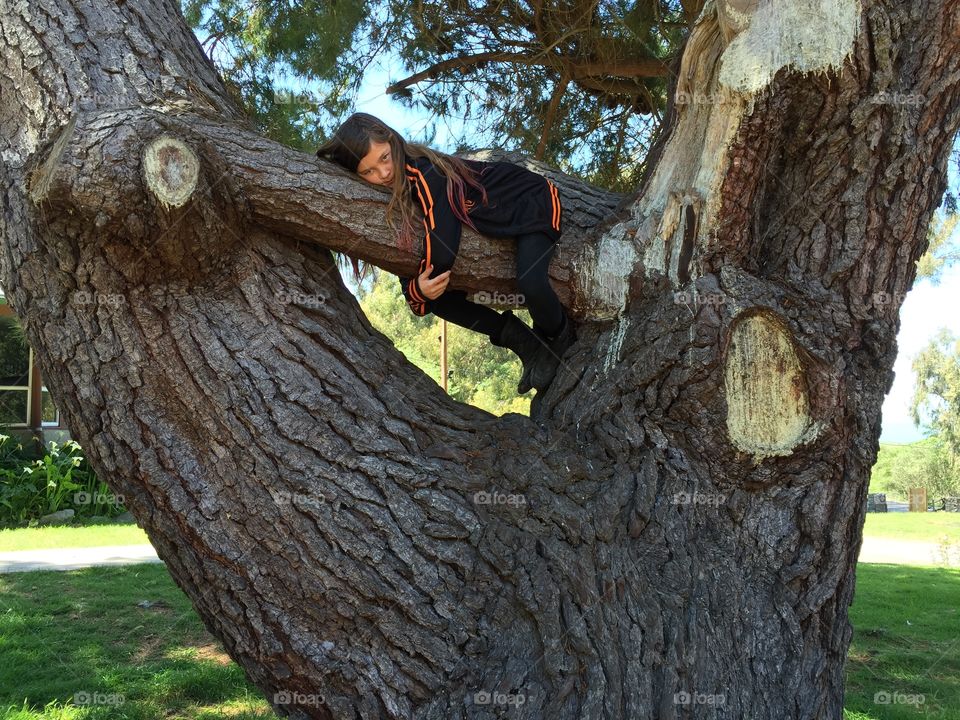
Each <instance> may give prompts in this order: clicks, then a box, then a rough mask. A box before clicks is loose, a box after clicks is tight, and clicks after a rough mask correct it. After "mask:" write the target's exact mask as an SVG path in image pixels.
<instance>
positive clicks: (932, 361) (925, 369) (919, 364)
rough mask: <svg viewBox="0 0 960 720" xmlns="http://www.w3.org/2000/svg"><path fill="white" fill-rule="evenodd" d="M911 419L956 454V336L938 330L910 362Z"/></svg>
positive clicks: (959, 422) (959, 390) (959, 363)
mask: <svg viewBox="0 0 960 720" xmlns="http://www.w3.org/2000/svg"><path fill="white" fill-rule="evenodd" d="M913 372H914V374H915V376H916V386H915V388H914V393H913V401H912V403H911V408H910V413H911V416H912V418H913V422H914V423H915V424H916V425H918V426H920V425H922V426H924V427H925V428H926V429H927V430H928V431H929V432H930V433H931V434H934V435H936V436H938V437H939V438H940V439H941V440H942V442H943V443H944V445H945V449H946V450H947V451H948V452H949V453H950V454H951V456H952V457H953V458H958V457H960V339H958V338H957V337H955V336H954V335H953V333H951V332H950V331H949V330H947V329H946V328H943V329H941V330H940V331H939V332H938V333H937V334H936V336H934V338H933V339H931V340H930V342H929V343H928V345H927V346H926V347H925V348H924V349H923V350H921V351H920V353H919V354H918V355H917V357H916V358H915V359H914V361H913Z"/></svg>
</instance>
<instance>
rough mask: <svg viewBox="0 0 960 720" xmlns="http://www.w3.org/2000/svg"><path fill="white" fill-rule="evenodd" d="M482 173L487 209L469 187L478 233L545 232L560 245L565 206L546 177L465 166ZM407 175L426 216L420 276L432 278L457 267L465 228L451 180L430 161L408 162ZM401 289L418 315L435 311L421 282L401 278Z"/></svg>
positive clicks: (512, 168) (495, 166) (501, 165)
mask: <svg viewBox="0 0 960 720" xmlns="http://www.w3.org/2000/svg"><path fill="white" fill-rule="evenodd" d="M464 162H466V163H467V165H469V166H470V167H471V168H474V169H476V170H477V171H478V172H480V173H481V174H480V176H479V178H478V179H479V181H480V183H481V184H482V185H483V187H484V189H485V190H486V191H487V205H483V203H482V195H481V194H480V192H479V191H478V190H476V189H475V188H473V187H471V186H470V185H468V184H466V183H464V200H465V202H466V206H467V214H468V215H469V216H470V219H471V220H472V221H473V224H474V225H476V226H477V230H479V231H480V233H482V234H483V235H488V236H490V237H514V236H516V235H523V234H526V233H532V232H542V233H545V234H547V235H548V236H549V237H551V238H553V240H554V242H556V241H557V240H559V239H560V235H561V234H562V233H563V206H562V205H561V204H560V193H559V192H558V191H557V188H556V186H555V185H554V184H553V183H552V182H550V181H549V180H547V179H546V178H545V177H543V176H542V175H538V174H537V173H535V172H532V171H530V170H527V169H526V168H523V167H520V166H519V165H513V164H511V163H506V162H481V161H479V160H464ZM404 169H405V171H406V173H407V182H409V183H410V194H411V196H412V197H413V198H414V202H416V203H419V206H420V208H421V209H422V210H423V224H424V236H425V237H424V250H423V257H422V259H421V260H420V265H419V268H418V270H417V274H418V275H419V274H420V273H422V272H423V271H424V268H426V267H427V265H430V264H432V265H433V272H432V273H431V274H430V277H431V278H434V277H436V276H437V275H439V274H441V273H444V272H446V271H447V270H449V269H450V268H451V267H452V266H453V261H454V260H456V257H457V251H458V250H459V249H460V235H461V232H462V224H461V222H460V220H459V218H457V216H456V215H454V214H453V209H452V208H451V205H450V199H449V198H448V196H447V178H446V176H444V175H442V174H441V173H440V171H439V170H438V169H437V168H435V167H434V166H433V163H431V162H430V160H429V159H428V158H425V157H418V158H407V162H406V166H405V168H404ZM400 287H401V288H402V290H403V296H404V297H405V298H406V300H407V304H408V305H409V306H410V309H411V310H412V311H413V312H414V313H415V314H416V315H426V314H427V313H428V312H430V311H431V304H432V302H433V301H431V300H430V299H429V298H427V297H426V296H425V295H424V294H423V293H421V292H420V286H419V283H418V282H417V278H416V277H413V278H400Z"/></svg>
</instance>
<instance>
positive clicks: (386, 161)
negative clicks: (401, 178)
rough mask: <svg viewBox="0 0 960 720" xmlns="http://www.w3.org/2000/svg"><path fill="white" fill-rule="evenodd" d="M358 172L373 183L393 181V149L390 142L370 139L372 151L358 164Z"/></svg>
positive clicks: (389, 182)
mask: <svg viewBox="0 0 960 720" xmlns="http://www.w3.org/2000/svg"><path fill="white" fill-rule="evenodd" d="M357 174H358V175H359V176H360V177H362V178H363V179H364V180H366V181H367V182H368V183H372V184H373V185H391V184H392V183H393V150H392V148H391V147H390V143H388V142H377V141H376V140H371V141H370V152H368V153H367V154H366V155H364V156H363V159H362V160H361V161H360V164H359V165H357Z"/></svg>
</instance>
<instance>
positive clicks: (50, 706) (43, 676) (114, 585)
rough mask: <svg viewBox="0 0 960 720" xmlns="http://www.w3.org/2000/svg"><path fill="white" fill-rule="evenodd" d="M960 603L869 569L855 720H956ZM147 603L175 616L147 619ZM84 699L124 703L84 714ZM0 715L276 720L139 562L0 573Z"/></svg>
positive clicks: (947, 583) (921, 574) (907, 570)
mask: <svg viewBox="0 0 960 720" xmlns="http://www.w3.org/2000/svg"><path fill="white" fill-rule="evenodd" d="M958 596H960V571H958V570H947V569H940V568H917V567H903V566H896V565H863V564H862V565H860V566H859V568H858V572H857V593H856V601H855V602H854V604H853V607H852V608H851V609H850V617H851V621H852V623H853V626H854V639H853V644H852V646H851V648H850V655H849V661H848V663H847V696H846V712H845V718H846V720H906V719H907V718H916V717H920V716H922V717H924V718H933V719H934V720H956V718H960V651H958V650H960V613H958V608H957V598H958ZM142 600H152V601H162V602H163V603H165V606H160V607H154V608H152V609H142V608H139V607H137V603H138V602H140V601H142ZM84 692H86V693H88V694H90V695H91V696H92V695H93V694H95V693H99V695H98V696H97V697H98V698H99V699H101V700H112V701H119V700H120V698H121V696H122V700H123V702H122V704H114V705H110V704H106V703H103V704H99V705H86V706H76V705H75V704H74V703H73V698H74V697H75V694H76V693H84ZM877 693H888V694H889V695H890V696H891V697H892V698H894V699H901V700H902V699H904V698H905V696H908V695H914V696H917V695H921V694H922V695H923V696H924V698H923V703H922V704H921V705H918V706H914V705H905V704H902V703H899V704H877V703H875V702H874V698H875V696H876V694H877ZM24 701H26V709H23V708H24ZM3 708H7V709H6V711H4V710H3ZM0 717H2V718H5V719H6V718H11V719H13V718H15V719H17V720H40V719H41V718H42V719H43V720H51V719H56V720H64V719H67V718H69V719H70V720H74V719H77V720H79V719H83V720H88V719H96V720H108V719H109V720H113V719H114V718H123V719H125V720H147V719H149V720H167V719H169V718H177V719H184V720H194V719H197V720H213V719H214V718H223V717H231V718H239V719H240V720H247V719H250V720H252V719H254V718H257V719H261V720H265V719H267V718H275V717H276V716H275V715H274V714H273V712H272V711H271V710H270V708H269V705H268V704H267V702H266V701H265V700H264V699H263V698H262V697H261V696H260V695H259V692H258V691H257V690H256V688H254V687H253V686H251V685H249V684H248V683H247V682H246V681H245V679H244V677H243V673H242V672H241V671H240V668H239V667H238V666H237V665H236V664H234V663H233V662H232V661H231V660H230V659H229V658H228V657H227V656H226V655H225V654H224V653H223V650H222V648H221V646H220V645H219V643H218V642H217V641H215V640H214V639H213V638H212V636H210V634H209V633H208V632H207V631H206V629H205V628H204V627H203V624H202V623H201V622H200V619H199V618H198V617H197V615H196V614H195V613H194V611H193V609H192V608H191V606H190V604H189V603H188V602H187V599H186V597H185V596H184V595H183V593H182V592H181V591H180V590H179V589H178V588H177V586H176V585H175V584H174V583H173V581H172V580H171V579H170V577H169V575H168V574H167V571H166V568H165V567H164V566H163V565H131V566H127V567H120V568H112V567H111V568H90V569H87V570H75V571H72V572H30V573H14V574H9V575H0Z"/></svg>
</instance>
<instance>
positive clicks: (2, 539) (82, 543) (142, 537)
mask: <svg viewBox="0 0 960 720" xmlns="http://www.w3.org/2000/svg"><path fill="white" fill-rule="evenodd" d="M863 534H864V535H865V536H868V537H882V538H894V539H901V540H922V541H926V542H934V543H936V542H940V541H941V540H942V539H943V537H944V536H947V537H949V538H950V540H951V541H953V542H960V513H943V512H936V513H868V514H867V521H866V524H865V525H864V528H863ZM148 542H150V541H149V540H148V539H147V535H146V533H145V532H143V530H141V529H140V528H138V527H137V526H136V525H113V524H110V525H89V526H86V527H71V526H59V527H40V528H19V529H15V530H0V552H7V551H11V550H41V549H44V548H57V547H94V546H98V545H139V544H142V543H148Z"/></svg>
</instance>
